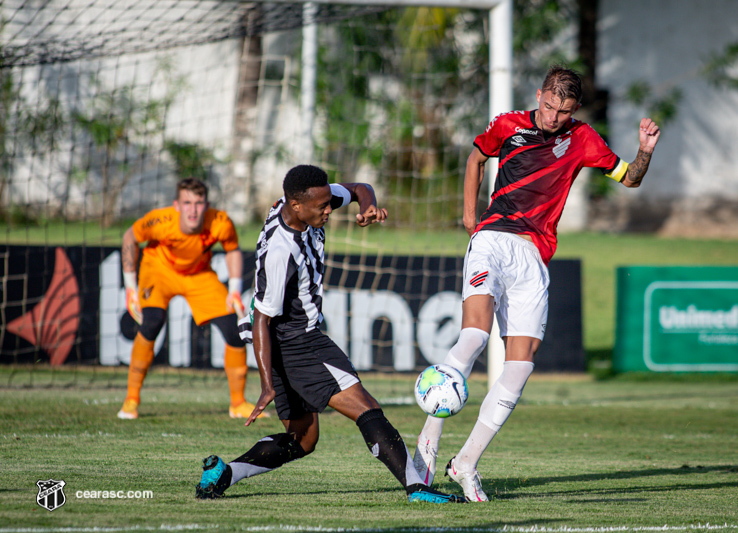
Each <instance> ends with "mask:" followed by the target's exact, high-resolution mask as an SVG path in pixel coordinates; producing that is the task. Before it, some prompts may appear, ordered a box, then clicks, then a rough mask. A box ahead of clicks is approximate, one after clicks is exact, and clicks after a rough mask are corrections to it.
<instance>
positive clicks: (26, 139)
mask: <svg viewBox="0 0 738 533" xmlns="http://www.w3.org/2000/svg"><path fill="white" fill-rule="evenodd" d="M3 27H4V22H0V34H1V33H2V31H3ZM67 123H68V117H67V115H66V113H65V111H64V109H63V108H62V106H61V105H60V103H59V100H58V99H57V98H55V97H53V96H51V95H49V94H48V93H47V92H46V91H45V90H44V89H43V88H42V89H41V90H40V91H39V97H38V101H36V102H34V103H30V102H28V101H27V99H26V98H25V97H24V96H23V94H22V92H21V87H20V85H19V84H18V83H17V82H16V80H15V78H14V72H13V70H12V69H9V68H3V59H2V44H1V43H0V213H3V212H5V214H7V215H8V216H9V217H10V218H9V220H15V221H17V220H19V219H20V220H25V219H27V220H33V219H35V218H36V214H35V213H31V212H30V210H29V207H28V206H24V205H13V204H12V203H11V202H12V198H11V199H10V200H9V201H8V202H5V201H4V197H5V191H6V190H7V188H8V185H9V184H10V181H11V177H12V174H13V170H14V167H15V158H17V157H18V156H22V155H24V154H28V153H31V154H34V155H40V154H48V153H50V152H52V151H53V150H55V149H56V148H57V147H58V143H59V140H60V138H61V135H62V133H63V131H64V126H65V125H66V124H67Z"/></svg>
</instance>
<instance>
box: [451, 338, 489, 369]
mask: <svg viewBox="0 0 738 533" xmlns="http://www.w3.org/2000/svg"><path fill="white" fill-rule="evenodd" d="M488 340H489V333H487V332H486V331H482V330H481V329H477V328H464V329H462V330H461V333H460V334H459V340H457V341H456V344H454V345H453V346H452V347H451V349H450V350H449V351H448V355H446V359H444V360H443V363H444V364H446V365H451V366H452V367H454V368H455V369H457V370H458V371H460V372H461V373H462V374H464V377H465V378H468V377H469V374H471V370H472V367H473V366H474V361H476V360H477V357H479V354H481V353H482V350H484V347H485V346H487V341H488Z"/></svg>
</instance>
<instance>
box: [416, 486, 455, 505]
mask: <svg viewBox="0 0 738 533" xmlns="http://www.w3.org/2000/svg"><path fill="white" fill-rule="evenodd" d="M407 491H408V492H407V501H409V502H411V503H412V502H428V503H467V499H466V498H464V497H463V496H456V495H455V494H446V493H444V492H440V491H437V490H435V489H432V488H430V487H429V486H427V485H421V484H415V485H411V486H410V487H408V488H407Z"/></svg>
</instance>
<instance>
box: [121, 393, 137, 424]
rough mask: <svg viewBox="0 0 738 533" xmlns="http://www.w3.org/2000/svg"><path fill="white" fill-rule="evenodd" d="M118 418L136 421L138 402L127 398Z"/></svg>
mask: <svg viewBox="0 0 738 533" xmlns="http://www.w3.org/2000/svg"><path fill="white" fill-rule="evenodd" d="M118 418H122V419H123V420H136V419H137V418H138V402H137V401H136V400H133V399H131V398H126V399H125V401H124V402H123V407H121V408H120V411H118Z"/></svg>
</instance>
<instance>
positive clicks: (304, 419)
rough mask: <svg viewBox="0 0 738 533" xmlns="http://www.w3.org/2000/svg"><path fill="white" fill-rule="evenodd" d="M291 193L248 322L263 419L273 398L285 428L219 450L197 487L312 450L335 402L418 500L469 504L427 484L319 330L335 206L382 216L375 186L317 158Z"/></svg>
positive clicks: (361, 221) (298, 172) (293, 181)
mask: <svg viewBox="0 0 738 533" xmlns="http://www.w3.org/2000/svg"><path fill="white" fill-rule="evenodd" d="M283 188H284V197H283V198H281V199H280V200H279V201H277V203H275V204H274V206H273V207H272V208H271V210H270V211H269V215H268V217H267V219H266V222H265V224H264V229H263V230H262V232H261V234H260V236H259V240H258V242H257V246H256V248H257V250H256V274H255V288H254V298H253V302H252V307H251V316H250V317H247V318H245V319H243V320H240V321H239V330H240V332H241V337H242V338H243V339H244V340H250V339H252V340H253V343H254V353H255V355H256V361H257V364H258V367H259V375H260V376H261V396H260V397H259V400H258V401H257V402H256V407H255V408H254V411H253V413H251V416H250V417H249V419H248V420H247V421H246V425H247V426H248V425H250V424H251V423H252V422H253V421H254V419H255V418H256V417H257V416H258V415H259V414H260V413H261V412H262V411H263V410H264V409H265V408H266V406H267V405H269V404H270V403H271V402H272V401H274V403H275V405H276V407H277V413H278V415H279V419H280V420H282V423H283V424H284V427H285V432H284V433H279V434H275V435H270V436H268V437H264V438H263V439H261V440H260V441H259V442H257V443H256V444H255V445H254V446H253V447H252V448H251V449H250V450H249V451H247V452H246V453H245V454H243V455H242V456H241V457H239V458H237V459H235V460H233V461H231V462H230V463H228V464H225V462H223V460H222V459H220V458H219V457H217V456H215V455H211V456H209V457H207V458H205V459H204V460H203V474H202V478H201V480H200V483H198V485H197V486H196V488H195V496H196V497H197V498H200V499H205V498H216V497H219V496H221V495H222V494H223V492H224V491H225V490H226V489H227V488H228V487H230V486H231V485H233V484H234V483H236V482H238V481H240V480H241V479H244V478H247V477H251V476H255V475H257V474H263V473H265V472H269V471H271V470H274V469H275V468H278V467H279V466H282V465H283V464H285V463H287V462H290V461H293V460H295V459H300V458H301V457H305V456H306V455H308V454H309V453H312V452H313V450H314V449H315V446H316V444H317V442H318V434H319V429H318V414H319V413H321V412H323V410H324V409H325V408H326V407H328V406H330V407H332V408H333V409H335V410H336V411H338V412H339V413H341V414H342V415H344V416H346V417H348V418H350V419H351V420H353V421H354V422H355V423H356V425H357V426H358V428H359V431H361V434H362V436H363V437H364V440H365V441H366V444H367V446H368V447H369V450H370V451H371V452H372V454H373V455H374V456H375V457H376V458H378V459H379V460H380V461H382V462H383V463H384V464H385V466H387V468H388V469H389V470H390V472H392V474H393V475H394V476H395V477H396V478H397V479H398V480H399V481H400V483H401V484H402V486H403V488H405V491H406V493H407V496H408V500H409V501H411V502H412V501H426V502H431V503H449V502H453V503H464V502H465V501H466V500H465V499H464V498H462V497H457V496H453V495H448V494H444V493H441V492H438V491H435V490H433V489H431V488H429V487H428V486H427V485H426V484H424V483H422V481H421V479H420V477H419V476H418V473H417V472H416V470H415V468H414V466H413V461H412V458H411V457H410V453H409V452H408V450H407V447H406V446H405V443H404V442H403V440H402V437H400V434H399V433H398V432H397V430H396V429H395V428H394V427H393V426H392V424H390V422H389V421H388V420H387V418H386V417H385V415H384V413H383V412H382V409H381V407H380V405H379V404H378V403H377V401H376V400H375V399H374V398H373V397H372V396H371V395H370V394H369V393H368V392H367V391H366V389H364V387H363V385H362V384H361V381H360V380H359V377H358V375H357V374H356V371H355V370H354V367H353V365H352V364H351V361H349V359H348V357H346V354H344V353H343V352H342V351H341V349H340V348H339V347H338V346H337V345H336V344H335V343H334V342H333V341H332V340H331V339H330V338H329V337H328V336H326V335H324V334H323V333H322V332H321V331H320V329H319V328H318V326H319V324H320V322H321V321H322V320H323V315H322V314H321V306H322V300H323V274H324V272H325V255H324V249H323V246H324V243H325V230H324V228H323V226H324V225H325V223H326V222H327V221H328V217H329V216H330V214H331V212H332V211H333V210H334V209H338V208H339V207H343V206H345V205H347V204H349V203H350V202H358V204H359V214H357V215H356V222H357V224H358V225H359V226H368V225H370V224H373V223H376V222H382V221H384V220H385V219H386V217H387V210H386V209H379V208H378V207H377V201H376V198H375V196H374V191H373V189H372V188H371V187H370V186H369V185H367V184H364V183H344V184H334V185H329V184H328V176H327V174H326V173H325V172H324V171H323V170H322V169H320V168H318V167H314V166H311V165H300V166H297V167H295V168H293V169H291V170H290V171H289V172H288V173H287V176H286V177H285V179H284V183H283Z"/></svg>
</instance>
